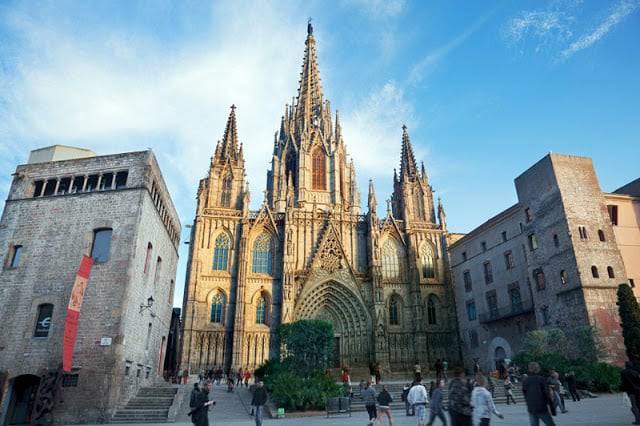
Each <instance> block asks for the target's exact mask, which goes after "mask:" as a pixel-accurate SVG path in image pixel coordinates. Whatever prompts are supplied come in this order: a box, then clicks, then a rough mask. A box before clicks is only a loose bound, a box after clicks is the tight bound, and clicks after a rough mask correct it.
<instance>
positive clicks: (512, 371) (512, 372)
mask: <svg viewBox="0 0 640 426" xmlns="http://www.w3.org/2000/svg"><path fill="white" fill-rule="evenodd" d="M507 375H508V377H509V381H511V383H518V379H517V378H516V369H515V368H514V366H513V364H511V365H510V366H509V368H508V369H507Z"/></svg>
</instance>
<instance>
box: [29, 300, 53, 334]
mask: <svg viewBox="0 0 640 426" xmlns="http://www.w3.org/2000/svg"><path fill="white" fill-rule="evenodd" d="M52 316H53V305H52V304H51V303H43V304H42V305H39V306H38V318H37V320H36V327H35V330H34V331H33V337H47V336H48V335H49V330H50V329H51V317H52Z"/></svg>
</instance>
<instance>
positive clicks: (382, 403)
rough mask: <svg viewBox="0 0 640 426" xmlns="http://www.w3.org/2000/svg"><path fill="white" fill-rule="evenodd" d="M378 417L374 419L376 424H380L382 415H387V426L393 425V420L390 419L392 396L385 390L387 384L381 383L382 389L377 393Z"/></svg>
mask: <svg viewBox="0 0 640 426" xmlns="http://www.w3.org/2000/svg"><path fill="white" fill-rule="evenodd" d="M377 399H378V418H377V419H376V425H381V424H382V416H383V415H384V416H387V418H388V419H389V426H393V420H392V419H391V403H392V402H393V398H391V395H390V394H389V391H388V390H387V386H385V385H382V391H381V392H380V393H379V394H378V398H377Z"/></svg>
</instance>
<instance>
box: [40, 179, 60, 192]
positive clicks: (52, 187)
mask: <svg viewBox="0 0 640 426" xmlns="http://www.w3.org/2000/svg"><path fill="white" fill-rule="evenodd" d="M57 182H58V179H47V183H46V185H45V186H44V194H42V195H53V193H54V192H56V183H57Z"/></svg>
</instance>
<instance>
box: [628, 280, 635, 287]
mask: <svg viewBox="0 0 640 426" xmlns="http://www.w3.org/2000/svg"><path fill="white" fill-rule="evenodd" d="M629 285H630V286H631V288H635V287H636V283H635V281H633V278H629Z"/></svg>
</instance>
